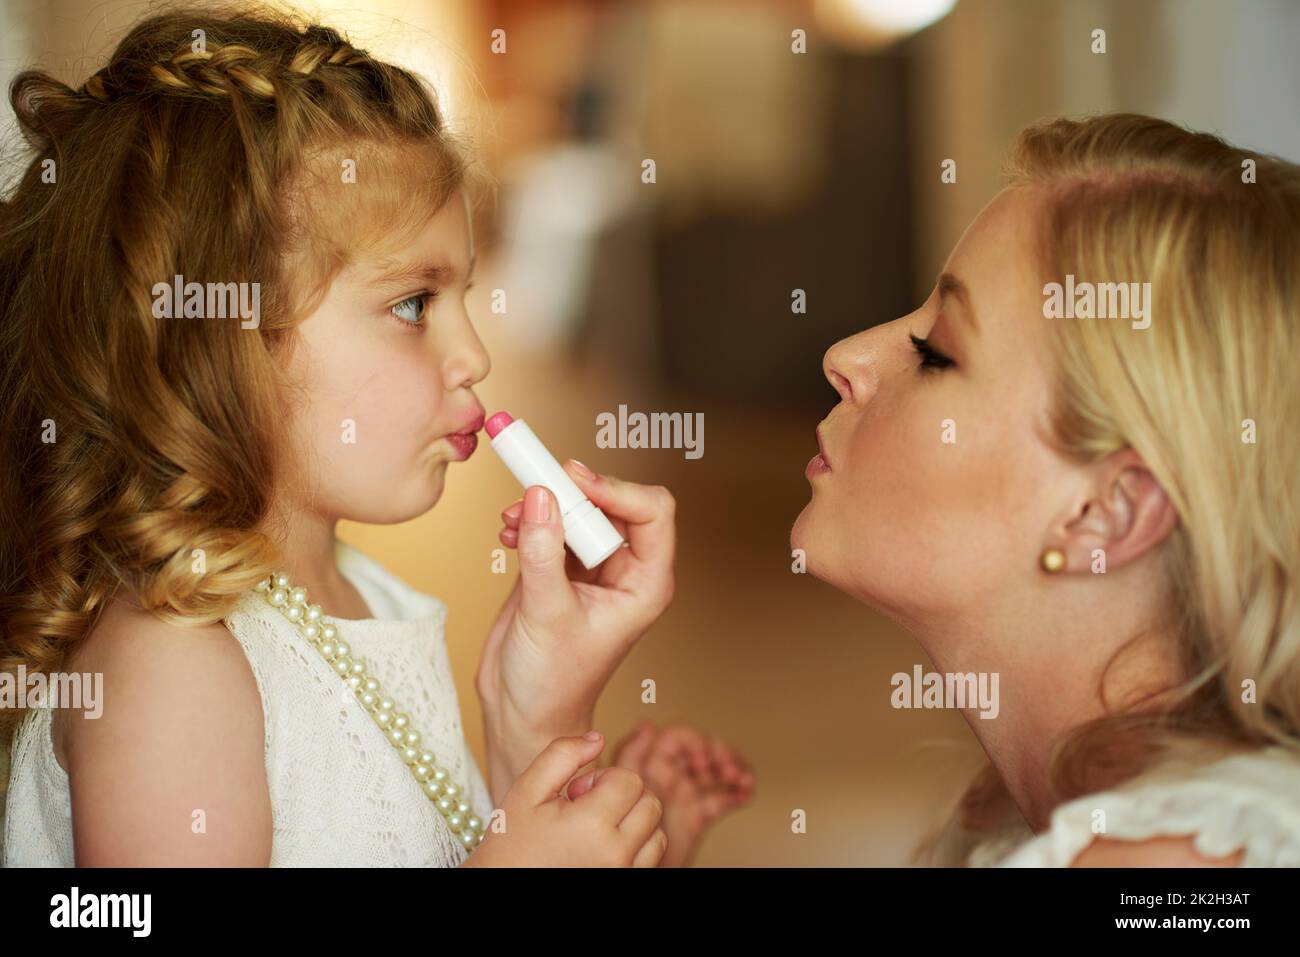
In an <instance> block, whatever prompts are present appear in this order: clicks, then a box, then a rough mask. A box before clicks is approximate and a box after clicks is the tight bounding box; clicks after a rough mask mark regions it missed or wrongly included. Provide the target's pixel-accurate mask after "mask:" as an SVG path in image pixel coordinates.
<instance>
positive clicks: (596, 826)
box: [461, 731, 668, 867]
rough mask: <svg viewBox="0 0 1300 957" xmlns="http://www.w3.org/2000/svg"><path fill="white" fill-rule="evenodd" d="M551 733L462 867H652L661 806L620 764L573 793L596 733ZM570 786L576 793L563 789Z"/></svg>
mask: <svg viewBox="0 0 1300 957" xmlns="http://www.w3.org/2000/svg"><path fill="white" fill-rule="evenodd" d="M590 733H591V734H593V735H596V737H595V739H594V740H593V739H591V738H589V737H586V736H584V737H574V738H556V739H555V740H554V741H552V742H551V743H550V744H549V745H547V747H546V749H545V750H544V751H543V752H542V753H541V754H539V755H538V756H537V758H536V760H534V761H533V763H532V764H530V765H529V766H528V767H527V768H526V769H525V770H524V772H523V773H522V774H521V775H519V778H518V779H517V780H516V781H515V783H514V784H513V785H512V786H511V788H510V790H509V791H508V792H507V793H506V796H505V800H504V801H502V803H501V810H502V811H503V812H504V815H505V816H504V819H503V820H504V824H505V827H504V829H503V830H501V831H495V830H493V829H492V826H491V825H489V827H488V831H487V833H486V835H485V836H484V838H483V842H482V843H481V844H480V845H479V846H478V847H477V848H475V849H474V853H472V854H471V855H470V856H469V857H468V858H467V859H466V860H465V863H464V864H462V865H461V866H462V867H655V866H657V865H658V864H659V861H660V860H661V859H662V858H663V855H664V850H665V849H666V848H667V846H668V838H667V837H666V836H665V834H664V832H663V830H662V829H660V827H659V820H660V817H661V816H662V814H663V805H662V804H661V803H660V802H659V799H658V798H657V797H656V796H655V795H654V794H653V793H652V792H650V791H648V790H647V789H646V788H645V785H644V784H643V783H642V782H641V778H640V776H638V775H637V774H636V772H634V771H630V770H628V769H626V768H609V769H605V770H603V771H601V772H598V776H596V777H594V779H593V776H592V775H588V776H587V780H586V782H585V786H584V787H583V788H582V793H581V794H580V795H574V796H573V797H572V798H571V797H569V796H568V795H566V794H565V793H563V792H565V789H566V785H567V784H568V782H569V780H570V778H572V777H573V775H574V774H576V773H577V771H578V770H579V769H580V768H582V767H583V766H584V765H586V764H588V763H590V762H591V761H594V760H595V759H596V758H597V756H599V754H600V752H601V751H602V750H603V749H604V747H605V743H604V739H603V738H602V737H601V736H600V735H599V734H597V733H596V732H594V731H593V732H590ZM571 790H577V789H576V788H575V789H571Z"/></svg>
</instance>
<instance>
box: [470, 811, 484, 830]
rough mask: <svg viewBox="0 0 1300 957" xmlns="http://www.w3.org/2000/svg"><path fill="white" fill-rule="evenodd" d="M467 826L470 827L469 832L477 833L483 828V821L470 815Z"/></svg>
mask: <svg viewBox="0 0 1300 957" xmlns="http://www.w3.org/2000/svg"><path fill="white" fill-rule="evenodd" d="M469 826H470V830H472V831H477V830H479V829H481V828H482V827H483V819H482V818H481V817H477V816H476V815H473V814H471V815H470V816H469Z"/></svg>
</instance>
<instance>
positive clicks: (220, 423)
mask: <svg viewBox="0 0 1300 957" xmlns="http://www.w3.org/2000/svg"><path fill="white" fill-rule="evenodd" d="M11 99H12V102H13V106H14V109H15V112H16V114H17V116H18V119H19V122H20V124H21V127H22V129H23V131H24V132H25V134H26V135H27V137H28V139H29V140H30V142H31V144H32V146H33V147H34V149H35V151H36V156H35V158H34V159H33V161H32V163H31V165H30V166H29V167H28V168H27V170H26V173H25V175H24V177H23V178H22V181H21V182H20V183H19V184H18V186H17V188H16V190H15V191H14V193H13V195H12V197H11V198H10V199H9V201H8V202H6V203H5V204H4V205H3V214H2V215H3V218H2V220H0V257H2V258H0V283H2V286H0V303H3V310H4V311H3V316H2V317H0V329H3V333H0V335H3V344H2V347H0V356H3V358H2V359H0V363H2V365H0V390H2V392H3V395H4V397H5V399H4V407H3V416H4V418H3V428H2V429H0V441H3V456H4V458H5V460H6V463H7V467H6V469H5V471H4V481H3V485H0V509H2V510H3V512H4V513H5V514H4V524H5V534H4V537H3V539H2V540H0V579H3V586H4V587H3V594H4V597H3V604H2V605H0V656H2V657H3V667H4V670H5V672H7V673H8V674H9V675H12V676H14V677H15V679H16V684H21V683H22V681H23V676H24V675H31V674H33V673H43V674H45V675H62V676H64V678H65V679H66V682H67V684H68V685H69V686H73V685H75V684H76V681H77V676H79V675H95V674H102V676H103V687H104V695H103V697H104V704H103V709H102V715H101V716H100V717H98V718H96V719H95V720H87V719H85V718H83V717H82V716H79V715H78V714H77V710H76V709H75V708H67V707H53V708H51V707H34V708H33V707H27V708H15V707H8V708H4V709H0V720H2V722H3V723H2V724H0V729H2V730H3V732H4V735H5V737H6V738H12V741H13V750H12V759H11V768H10V775H9V787H8V794H7V804H6V807H7V815H6V821H5V831H4V834H5V844H4V862H5V863H6V864H16V865H63V866H70V865H72V864H74V863H75V864H77V865H117V866H120V865H152V864H182V865H266V864H271V865H413V866H454V865H458V864H461V863H470V864H476V865H482V864H491V865H519V864H542V865H566V864H574V865H586V864H615V865H639V866H655V865H657V864H659V863H661V862H668V863H680V862H683V861H684V860H685V859H686V858H687V857H688V856H689V854H690V852H691V850H692V849H693V847H694V846H695V844H696V842H697V841H698V839H699V836H700V834H701V833H702V831H703V829H704V828H705V826H706V825H707V824H708V823H709V822H710V821H711V820H712V819H713V818H716V817H717V816H718V815H719V814H721V813H724V812H725V811H727V810H729V809H730V808H732V807H734V806H736V805H738V804H740V803H743V802H744V801H745V800H747V799H748V796H749V793H750V789H751V788H752V784H753V779H752V777H751V776H749V775H748V773H747V772H746V770H745V768H744V767H743V765H742V763H741V762H740V760H739V759H738V758H737V757H736V756H735V755H734V754H733V753H731V751H730V750H729V749H727V748H726V747H725V746H722V745H720V744H718V743H717V742H713V744H712V745H710V744H709V742H707V741H706V740H705V739H704V737H703V736H701V735H699V734H698V733H694V732H691V733H690V734H688V735H683V734H681V733H679V732H671V733H669V732H665V733H663V734H656V733H655V732H654V731H653V729H650V730H646V729H642V730H641V731H639V732H638V734H637V735H636V736H634V737H633V739H632V740H630V741H629V742H628V743H627V744H626V745H625V746H624V747H623V748H622V749H620V751H619V753H618V756H617V758H616V763H617V764H618V766H617V767H613V768H609V769H606V770H603V771H592V770H591V768H592V767H593V766H594V764H593V762H594V761H595V760H596V758H597V757H598V756H599V754H600V753H601V751H602V749H603V744H602V739H601V738H600V736H599V735H598V734H596V733H595V732H590V733H588V734H585V735H584V732H587V731H588V729H589V728H590V726H591V721H592V714H593V709H594V705H595V700H596V697H597V696H598V694H599V692H600V690H601V688H602V687H603V686H604V685H605V683H606V681H607V680H608V678H609V676H610V674H611V673H612V672H613V670H614V669H615V668H616V667H617V665H618V663H619V662H620V661H621V660H622V658H623V657H624V656H625V655H626V654H627V652H628V651H629V650H630V648H631V646H632V645H633V644H634V643H635V641H636V639H637V638H638V637H639V636H640V635H641V634H642V633H643V632H644V630H645V629H646V628H647V627H648V626H649V625H650V624H651V623H652V622H653V621H654V620H655V619H656V618H657V617H658V615H659V614H660V613H661V612H662V610H663V608H664V607H665V606H666V605H667V603H668V601H669V600H670V599H671V595H672V560H673V550H674V532H673V502H672V498H671V496H670V495H668V493H667V492H666V491H665V490H664V489H662V488H650V487H645V486H640V485H635V484H632V483H628V482H622V481H619V480H617V479H615V478H612V477H609V476H602V475H597V474H595V473H592V472H591V471H590V470H588V469H586V468H585V466H581V465H580V464H579V463H575V462H570V463H568V464H567V465H566V468H567V470H568V471H569V474H570V475H571V476H572V477H573V479H574V481H575V482H577V483H578V484H579V486H580V487H581V488H582V489H583V490H584V492H585V493H586V494H587V495H588V497H589V498H590V499H591V500H592V501H593V502H595V503H596V504H597V505H598V506H600V507H601V508H602V509H603V510H604V511H605V513H606V514H607V515H609V516H610V518H611V520H613V521H615V522H616V524H618V525H619V527H620V530H621V531H622V532H623V534H624V537H625V539H626V540H627V542H628V543H629V547H628V548H625V549H623V550H622V551H621V552H619V553H617V554H616V555H614V556H613V557H611V558H610V559H609V560H607V561H606V562H605V563H604V564H602V565H601V566H600V567H599V568H598V569H596V570H594V571H593V572H590V573H587V572H585V571H584V570H582V569H581V568H580V566H577V567H575V565H574V564H573V561H572V559H569V560H567V561H566V558H565V552H564V544H563V528H562V526H561V524H560V518H559V514H558V509H557V508H556V505H555V502H554V499H553V496H552V495H551V493H550V492H549V491H547V490H546V489H544V488H541V487H534V488H531V489H529V490H528V491H527V493H526V495H525V497H524V499H523V502H522V504H521V505H518V506H515V507H512V508H511V509H508V510H507V513H506V515H505V516H504V519H503V520H504V524H505V526H506V527H505V528H504V529H503V531H502V541H503V542H504V543H506V544H507V545H509V546H511V547H516V548H517V549H518V555H519V563H520V577H519V580H518V581H517V583H516V587H515V589H514V592H513V593H512V594H511V596H510V598H509V599H508V601H507V602H506V604H505V606H504V608H503V609H502V612H501V615H500V617H499V618H498V620H497V622H496V624H495V625H494V626H493V628H492V629H491V632H490V634H489V636H488V639H487V642H486V644H485V647H484V651H483V658H482V662H481V664H480V668H479V672H478V678H477V691H478V693H479V696H480V698H481V700H482V704H483V709H484V722H485V727H486V731H487V742H488V763H489V766H488V769H487V770H488V775H487V779H486V780H485V779H484V777H483V775H482V774H481V773H480V771H479V769H478V767H477V766H476V764H475V762H474V760H473V758H472V756H471V755H470V753H469V751H468V749H467V747H466V744H465V740H464V736H463V733H462V730H461V722H460V714H459V707H458V702H457V697H456V691H455V687H454V685H453V682H452V679H451V673H450V669H449V666H448V660H447V650H446V646H445V644H444V641H443V634H442V627H443V622H444V619H445V616H446V607H445V606H444V605H443V603H442V602H441V601H439V600H438V599H436V598H433V597H430V596H428V595H424V594H421V593H419V592H417V591H415V590H414V589H412V588H410V587H409V586H407V585H405V584H404V583H403V582H401V581H399V580H398V579H396V578H395V577H393V576H392V575H391V574H389V573H388V572H387V571H385V570H384V569H383V568H382V567H380V566H379V565H378V564H376V563H375V562H374V561H372V560H371V559H369V558H368V557H367V556H365V555H363V554H361V553H360V552H359V551H357V550H356V549H354V548H351V547H349V546H346V545H344V544H342V543H340V542H339V541H338V540H337V539H336V538H335V525H336V522H337V521H338V520H339V519H341V518H347V519H352V520H356V521H361V522H374V523H392V522H400V521H404V520H407V519H410V518H413V517H415V516H417V515H420V514H421V513H423V512H424V511H426V510H428V509H429V508H431V507H432V506H433V505H434V503H435V502H436V501H437V500H438V498H439V496H440V495H441V492H442V488H443V482H444V477H445V473H446V470H447V468H448V467H449V466H450V465H451V464H452V463H454V462H458V461H462V460H464V459H466V458H468V457H469V456H470V455H471V454H472V453H473V451H474V447H475V444H476V436H475V433H476V432H477V431H478V430H479V429H480V428H481V427H482V425H483V412H484V409H483V406H482V405H481V404H480V402H479V401H478V399H477V398H476V397H475V395H474V392H473V388H474V386H475V385H476V384H477V383H478V382H480V381H481V380H482V379H483V378H484V377H485V376H486V375H487V373H488V369H489V360H488V356H487V354H486V353H485V352H484V350H483V347H482V345H481V343H480V342H479V340H478V338H477V336H476V335H475V333H474V330H473V328H472V326H471V324H470V321H469V317H468V315H467V314H466V311H465V306H464V302H463V297H464V294H465V291H466V289H467V288H468V286H469V284H470V279H471V273H472V271H473V267H474V253H473V241H472V236H471V234H470V216H469V213H468V192H469V188H470V186H471V182H470V176H469V168H468V165H467V163H466V162H465V160H464V159H463V158H462V156H461V154H460V152H459V151H458V149H457V146H456V144H455V143H454V142H453V141H452V139H451V138H450V136H449V134H448V132H447V130H446V128H445V125H444V123H443V120H442V118H441V116H440V114H439V112H438V109H437V106H436V103H435V100H434V98H433V96H432V95H431V94H430V93H429V92H428V91H427V90H426V89H425V88H424V87H423V86H422V85H421V83H420V82H419V81H418V80H417V79H416V78H415V77H414V76H412V75H411V74H410V73H408V72H406V71H404V70H401V69H399V68H397V67H394V66H391V65H389V64H386V63H382V62H379V61H377V60H375V59H373V58H371V57H370V56H368V55H367V54H366V53H365V52H363V51H361V50H358V49H355V48H353V47H352V46H350V45H349V44H348V43H347V42H346V41H344V40H343V39H342V38H341V37H340V36H339V34H337V33H336V32H335V31H333V30H331V29H328V28H325V27H320V26H300V25H298V24H296V23H295V22H292V21H291V20H289V19H287V18H285V17H283V16H282V15H279V14H273V13H268V12H261V11H258V12H249V11H247V10H243V9H241V10H232V11H227V12H224V13H214V12H213V11H212V10H211V9H210V8H206V9H204V10H203V11H202V12H200V11H199V10H193V11H188V10H180V11H176V12H172V13H169V14H166V15H163V16H157V17H152V18H150V19H147V20H145V21H143V22H141V23H140V24H139V25H137V26H136V27H135V28H134V29H133V30H132V31H131V32H130V34H129V35H128V36H127V37H126V38H125V39H124V40H123V41H122V42H121V44H120V45H119V46H118V48H117V50H116V51H115V52H114V54H113V56H112V58H111V60H110V62H109V63H108V65H107V66H105V67H104V68H103V69H101V70H100V71H98V72H97V73H95V74H94V75H93V76H91V77H90V78H89V79H88V80H87V81H86V83H85V84H84V85H83V86H82V87H81V88H80V89H78V90H75V91H74V90H72V89H70V88H68V87H66V86H64V85H63V84H62V83H60V82H58V81H56V80H54V79H52V78H50V77H49V76H47V75H46V74H43V73H39V72H28V73H25V74H22V75H20V76H19V77H18V78H17V79H16V80H15V81H14V84H13V88H12V93H11ZM48 703H49V704H60V705H61V704H64V703H66V702H55V701H51V702H48ZM683 741H687V742H689V746H683V744H682V742H683ZM706 750H707V755H708V758H707V760H703V759H702V755H704V753H705V752H706ZM651 767H653V768H657V771H656V783H655V787H656V789H657V790H658V791H659V794H658V795H656V793H655V792H654V791H653V790H651V789H648V788H646V786H645V783H644V781H643V778H642V774H641V773H639V772H645V771H646V770H647V769H648V768H651ZM584 769H586V770H585V771H584Z"/></svg>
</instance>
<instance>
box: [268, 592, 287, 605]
mask: <svg viewBox="0 0 1300 957" xmlns="http://www.w3.org/2000/svg"><path fill="white" fill-rule="evenodd" d="M288 600H289V593H288V592H286V591H285V590H284V589H283V588H277V589H276V590H275V591H273V592H271V598H270V601H271V604H272V605H274V606H275V607H276V608H279V607H280V606H281V605H283V604H284V603H285V602H286V601H288Z"/></svg>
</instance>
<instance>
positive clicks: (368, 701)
mask: <svg viewBox="0 0 1300 957" xmlns="http://www.w3.org/2000/svg"><path fill="white" fill-rule="evenodd" d="M357 697H358V698H360V699H361V703H362V704H363V705H365V706H366V710H367V711H368V710H370V709H371V708H373V707H374V704H375V700H376V699H375V695H374V692H372V691H363V692H361V694H359V695H358V696H357Z"/></svg>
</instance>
